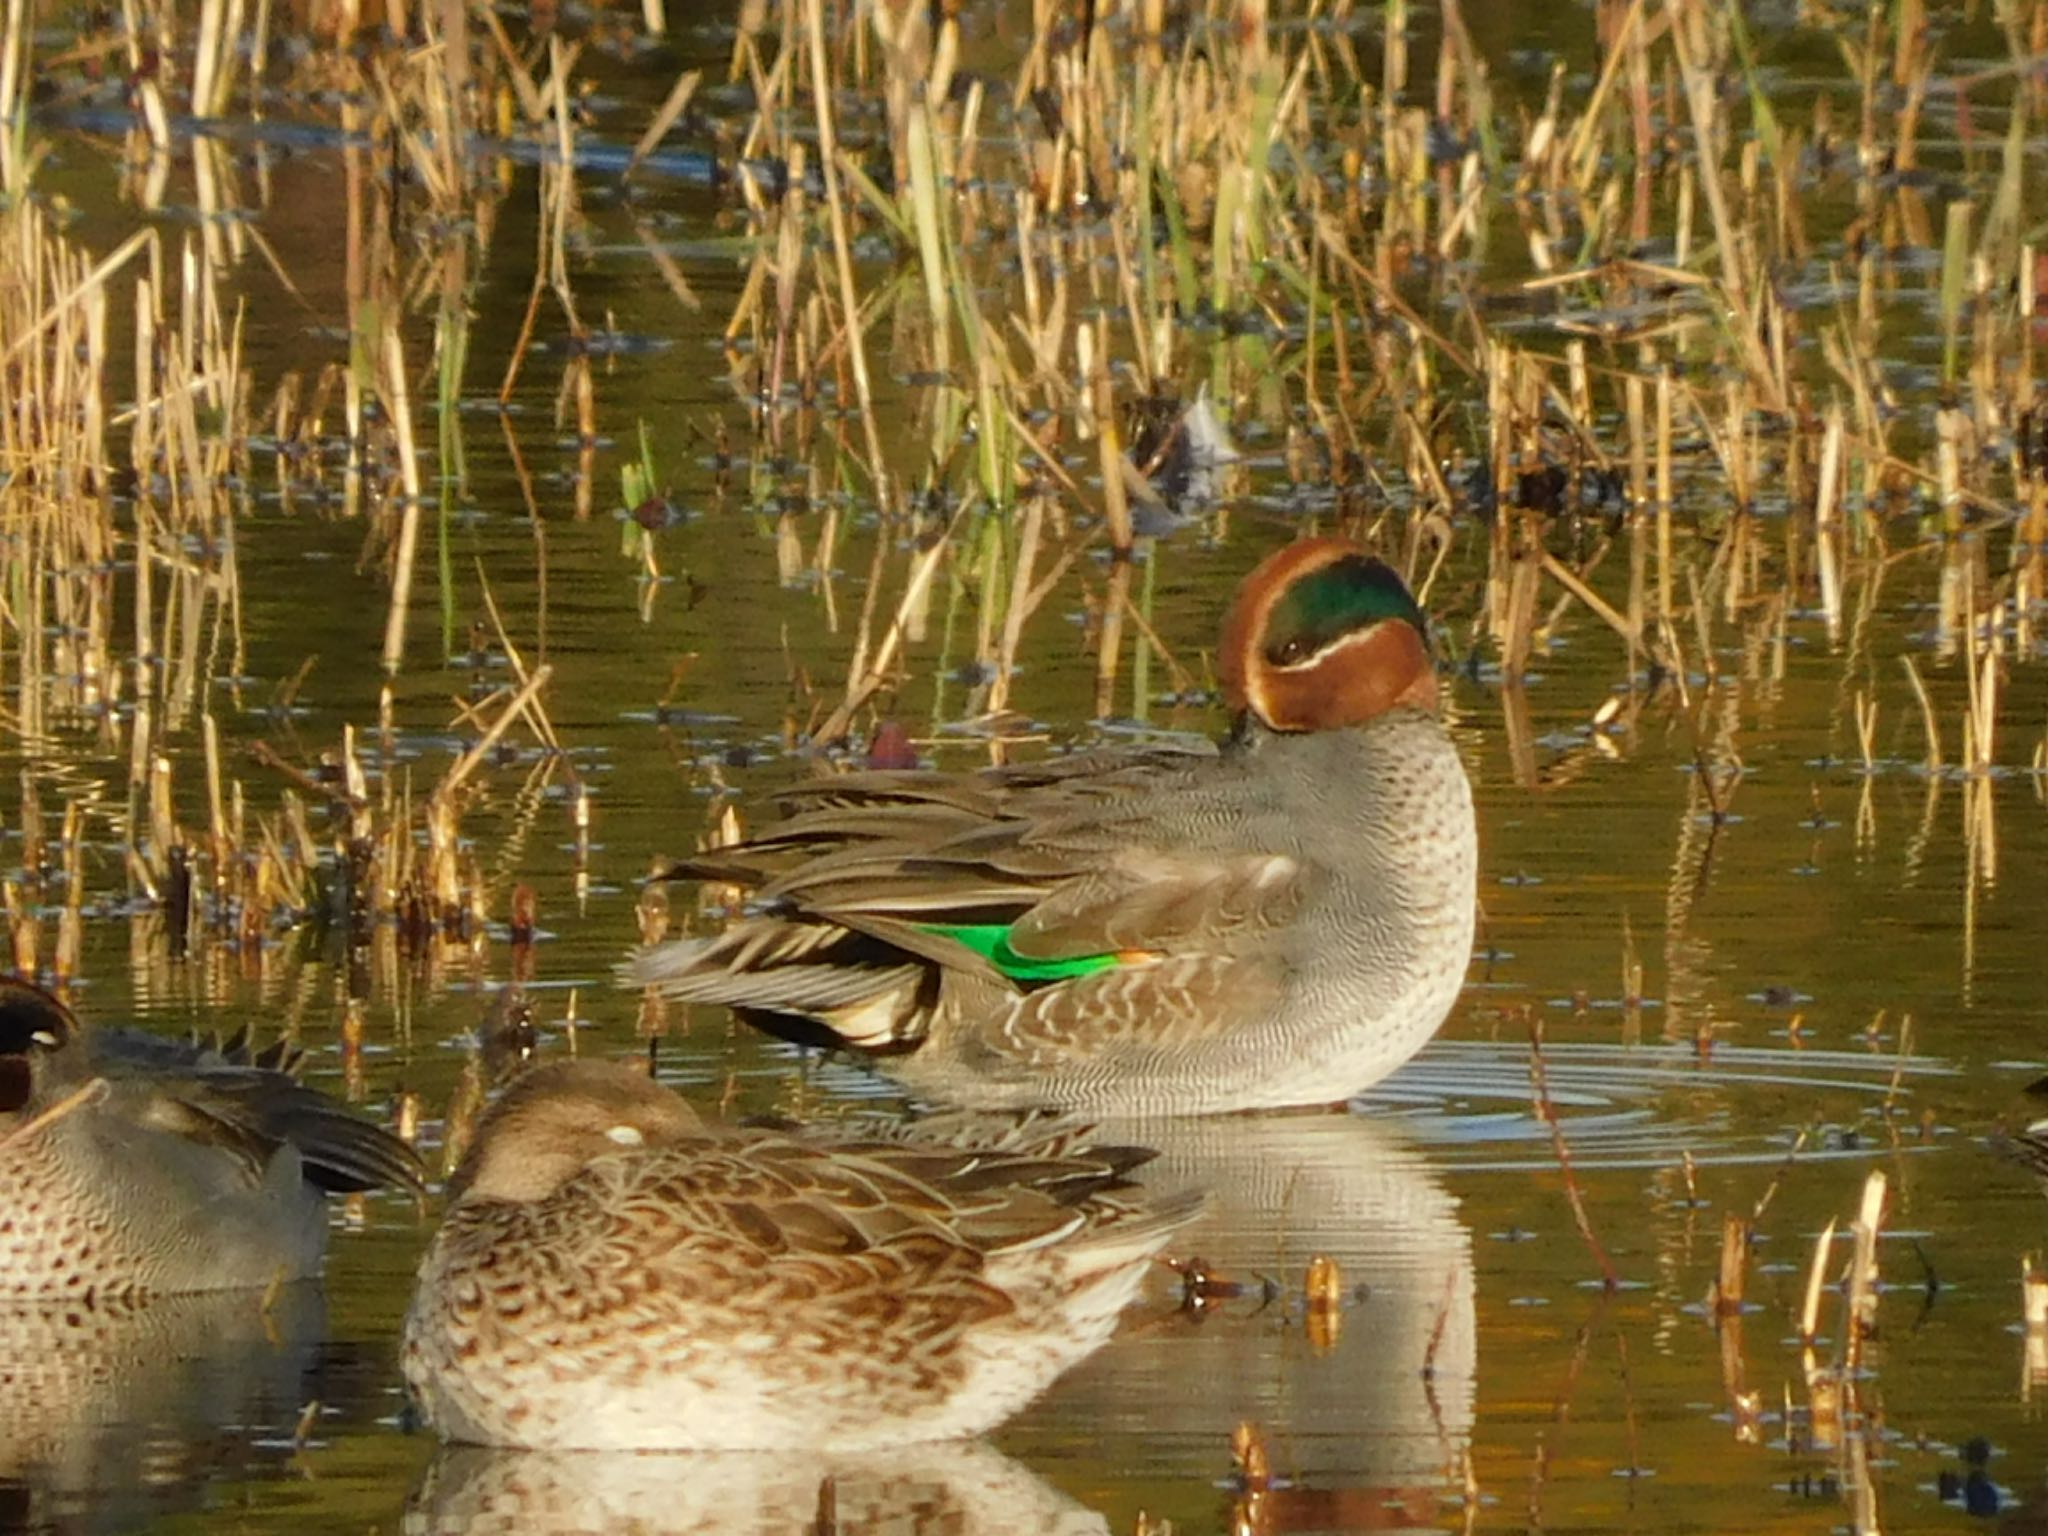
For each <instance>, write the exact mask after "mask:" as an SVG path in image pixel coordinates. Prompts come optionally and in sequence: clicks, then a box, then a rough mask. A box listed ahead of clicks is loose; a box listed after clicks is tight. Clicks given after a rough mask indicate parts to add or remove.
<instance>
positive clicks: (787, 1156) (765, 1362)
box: [400, 1059, 1201, 1454]
mask: <svg viewBox="0 0 2048 1536" xmlns="http://www.w3.org/2000/svg"><path fill="white" fill-rule="evenodd" d="M1145 1155H1146V1154H1144V1153H1143V1152H1142V1151H1140V1150H1138V1149H1135V1148H1101V1147H1094V1146H1091V1145H1090V1144H1089V1143H1088V1140H1087V1134H1086V1132H1085V1130H1084V1129H1082V1128H1080V1127H1078V1126H1076V1125H1074V1124H1071V1123H1068V1122H1064V1121H1058V1120H1047V1119H1046V1118H1044V1117H1023V1118H1018V1119H1012V1120H1009V1121H1004V1122H998V1123H996V1124H993V1125H991V1124H989V1123H987V1122H986V1121H973V1120H963V1121H952V1122H948V1121H945V1120H944V1118H943V1117H939V1118H938V1119H935V1120H934V1121H932V1122H927V1123H925V1124H919V1125H915V1126H913V1127H911V1128H910V1129H908V1130H903V1129H899V1128H895V1127H890V1128H885V1129H877V1130H875V1131H873V1132H872V1133H870V1132H868V1131H866V1130H864V1129H862V1128H859V1127H854V1128H845V1127H839V1128H834V1127H829V1126H828V1127H823V1128H812V1129H811V1130H808V1131H799V1130H796V1129H794V1128H790V1127H786V1126H783V1125H779V1124H770V1125H746V1124H716V1123H707V1122H705V1121H704V1120H702V1119H700V1118H699V1117H698V1116H697V1114H696V1112H695V1111H694V1110H693V1109H692V1108H691V1107H690V1105H689V1104H688V1103H686V1102H685V1101H684V1100H683V1099H682V1098H681V1097H680V1096H679V1095H677V1094H676V1093H674V1092H673V1091H671V1090H670V1089H668V1088H666V1087H664V1086H662V1085H661V1084H660V1083H658V1082H656V1081H654V1080H653V1079H652V1078H650V1077H649V1076H648V1075H647V1074H646V1072H645V1071H644V1070H637V1069H636V1068H635V1067H633V1066H629V1065H627V1064H625V1063H623V1062H616V1061H601V1060H586V1059H578V1060H564V1061H555V1062H549V1063H545V1064H542V1065H540V1066H536V1067H533V1068H531V1069H529V1070H528V1071H527V1072H526V1073H525V1074H523V1075H522V1076H520V1077H518V1078H517V1079H515V1080H514V1081H513V1082H512V1084H511V1085H510V1086H509V1087H508V1088H506V1090H505V1091H504V1093H503V1094H502V1095H501V1096H500V1097H499V1098H498V1099H497V1100H495V1101H494V1102H493V1103H492V1105H491V1106H490V1107H489V1108H488V1109H487V1110H486V1111H485V1112H484V1114H483V1115H482V1117H480V1119H479V1120H478V1123H477V1128H476V1134H475V1137H474V1139H473V1141H472V1142H471V1144H470V1147H469V1149H468V1151H467V1152H466V1153H465V1154H464V1157H463V1160H462V1162H461V1163H460V1164H459V1165H458V1167H457V1168H456V1171H455V1173H454V1175H453V1176H452V1177H451V1179H450V1181H449V1188H448V1201H447V1207H446V1211H445V1214H444V1216H443V1218H442V1221H441V1225H440V1227H439V1229H438V1230H437V1231H436V1232H435V1234H434V1236H433V1237H432V1239H431V1240H430V1241H429V1243H428V1245H427V1249H426V1253H425V1255H424V1257H423V1258H422V1259H421V1262H420V1266H419V1272H418V1276H417V1279H416V1283H415V1286H414V1291H413V1298H412V1303H411V1306H410V1307H409V1309H408V1310H407V1313H406V1317H405V1323H404V1327H403V1330H402V1334H401V1345H400V1359H401V1362H402V1366H403V1370H404V1375H405V1380H406V1384H407V1386H408V1388H409V1390H410V1392H411V1395H412V1398H413V1401H414V1402H415V1404H416V1405H417V1406H418V1408H419V1410H420V1412H421V1414H422V1415H423V1416H424V1418H425V1420H426V1421H427V1422H428V1423H430V1424H431V1425H432V1426H433V1427H434V1428H435V1429H436V1430H437V1431H438V1432H439V1434H440V1435H441V1437H442V1438H443V1439H444V1440H448V1441H452V1442H456V1443H461V1444H475V1445H489V1446H503V1447H518V1448H524V1449H527V1450H536V1451H627V1450H634V1451H639V1450H648V1451H653V1450H661V1451H683V1450H688V1451H753V1450H792V1449H806V1450H810V1451H813V1452H816V1453H820V1454H827V1453H829V1454H839V1453H848V1454H852V1453H859V1452H864V1451H872V1450H878V1449H884V1448H889V1447H894V1446H898V1445H901V1444H906V1443H914V1442H923V1441H937V1440H951V1439H957V1438H962V1437H967V1436H972V1435H976V1434H979V1433H980V1432H982V1431H983V1430H985V1429H987V1428H990V1427H991V1426H993V1425H995V1424H997V1423H999V1422H1000V1421H1001V1420H1003V1419H1004V1418H1007V1417H1008V1416H1009V1415H1010V1414H1011V1413H1013V1412H1015V1411H1016V1410H1017V1409H1019V1408H1021V1407H1022V1406H1023V1405H1024V1404H1026V1403H1027V1402H1029V1401H1030V1400H1031V1399H1033V1398H1034V1397H1036V1396H1037V1395H1038V1394H1039V1393H1040V1392H1041V1391H1042V1390H1043V1389H1044V1388H1045V1387H1046V1386H1047V1385H1048V1384H1049V1383H1050V1382H1051V1381H1052V1380H1053V1379H1054V1378H1055V1377H1057V1376H1058V1375H1059V1374H1060V1373H1061V1372H1063V1371H1064V1370H1066V1369H1067V1368H1068V1367H1069V1366H1071V1365H1073V1364H1075V1363H1076V1362H1078V1361H1079V1360H1081V1359H1082V1358H1084V1357H1085V1356H1087V1355H1088V1354H1090V1353H1092V1352H1093V1351H1094V1350H1095V1349H1096V1348H1097V1347H1098V1346H1100V1345H1101V1344H1102V1343H1103V1342H1104V1341H1105V1340H1106V1339H1108V1338H1109V1336H1110V1334H1111V1333H1112V1332H1113V1330H1114V1329H1115V1327H1116V1325H1117V1319H1118V1315H1119V1313H1120V1312H1121V1311H1122V1310H1123V1308H1124V1306H1125V1304H1126V1303H1127V1302H1128V1301H1130V1300H1131V1299H1132V1297H1133V1296H1134V1294H1135V1293H1136V1292H1137V1290H1138V1288H1139V1287H1140V1285H1141V1284H1142V1282H1143V1280H1144V1278H1145V1276H1146V1274H1147V1272H1148V1270H1149V1269H1150V1267H1151V1261H1152V1259H1153V1257H1154V1256H1155V1255H1156V1254H1158V1253H1159V1251H1160V1250H1161V1249H1162V1247H1164V1246H1165V1244H1166V1243H1167V1242H1168V1241H1169V1239H1170V1238H1171V1237H1172V1236H1173V1234H1174V1233H1175V1232H1177V1231H1178V1230H1180V1228H1181V1227H1182V1226H1184V1225H1186V1224H1187V1223H1188V1222H1189V1221H1191V1220H1193V1219H1194V1217H1195V1216H1196V1215H1197V1214H1198V1212H1199V1210H1200V1205H1201V1197H1200V1195H1199V1194H1197V1193H1184V1194H1176V1195H1172V1196H1168V1197H1162V1198H1158V1199H1151V1198H1145V1199H1139V1198H1133V1197H1132V1196H1131V1195H1130V1194H1129V1193H1128V1192H1127V1190H1128V1186H1127V1184H1126V1181H1125V1179H1124V1174H1125V1173H1126V1171H1128V1169H1129V1168H1131V1167H1132V1166H1135V1165H1136V1163H1138V1162H1140V1161H1142V1160H1143V1158H1144V1156H1145Z"/></svg>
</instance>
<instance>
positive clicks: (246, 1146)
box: [0, 977, 421, 1302]
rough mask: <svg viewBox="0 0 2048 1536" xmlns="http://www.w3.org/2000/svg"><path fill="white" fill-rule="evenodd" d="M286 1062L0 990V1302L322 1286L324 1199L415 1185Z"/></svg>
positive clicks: (377, 1132)
mask: <svg viewBox="0 0 2048 1536" xmlns="http://www.w3.org/2000/svg"><path fill="white" fill-rule="evenodd" d="M295 1065H296V1058H295V1057H293V1056H292V1055H291V1053H289V1052H287V1051H286V1050H284V1049H283V1048H282V1047H272V1048H271V1049H269V1050H267V1051H263V1052H251V1051H249V1050H247V1049H245V1048H243V1047H242V1046H241V1045H239V1044H230V1045H227V1046H224V1047H221V1048H210V1047H206V1046H202V1045H200V1044H198V1043H196V1042H191V1041H181V1040H167V1039H162V1038H159V1037H157V1036H154V1035H148V1034H144V1033H142V1032H140V1031H135V1030H121V1029H88V1028H86V1027H85V1026H84V1024H83V1023H82V1022H81V1021H80V1020H79V1019H78V1018H77V1017H76V1016H74V1015H73V1014H72V1012H71V1010H70V1009H68V1008H66V1007H65V1006H64V1004H62V1003H61V1002H59V1001H58V1000H57V999H56V998H54V997H52V996H51V995H50V994H49V993H47V992H44V991H42V990H41V989H40V988H37V987H34V986H31V985H30V984H28V983H27V982H24V981H20V980H17V979H14V978H11V977H0V1156H4V1158H5V1161H6V1166H7V1177H6V1179H5V1181H4V1183H0V1302H6V1301H10V1300H23V1299H28V1298H48V1297H52V1296H70V1297H78V1298H94V1299H99V1300H110V1299H115V1298H142V1297H147V1296H151V1295H159V1294H172V1293H180V1292H192V1291H219V1290H231V1289H235V1288H237V1287H244V1286H247V1287H256V1286H264V1285H269V1284H271V1283H272V1282H274V1281H279V1280H298V1279H303V1278H306V1277H308V1276H310V1275H313V1274H316V1273H318V1271H319V1268H320V1259H321V1255H322V1253H323V1251H324V1249H325V1247H326V1243H327V1211H326V1200H325V1194H326V1193H327V1192H330V1191H352V1190H364V1189H373V1188H377V1187H380V1186H384V1185H401V1186H405V1187H408V1188H412V1189H415V1190H417V1189H418V1188H420V1186H421V1175H420V1169H419V1162H418V1159H417V1157H416V1156H415V1155H414V1153H413V1151H412V1149H411V1148H410V1147H408V1146H406V1144H405V1143H404V1142H402V1141H400V1140H399V1139H398V1138H397V1137H395V1136H393V1135H391V1134H390V1133H389V1132H387V1131H385V1130H383V1129H381V1128H380V1127H378V1126H375V1125H372V1124H371V1123H370V1122H369V1121H367V1120H364V1119H361V1118H360V1117H358V1116H357V1115H356V1114H355V1113H353V1112H352V1111H351V1110H349V1109H347V1108H346V1107H344V1106H343V1105H341V1104H339V1103H337V1102H335V1101H334V1100H333V1099H330V1098H328V1097H327V1096H326V1095H325V1094H322V1093H318V1092H316V1091H314V1090H313V1089H311V1088H308V1087H305V1086H304V1085H303V1084H301V1083H299V1082H298V1081H297V1080H296V1079H295V1078H294V1077H293V1076H292V1075H291V1072H292V1068H293V1067H294V1066H295Z"/></svg>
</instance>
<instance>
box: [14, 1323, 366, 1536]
mask: <svg viewBox="0 0 2048 1536" xmlns="http://www.w3.org/2000/svg"><path fill="white" fill-rule="evenodd" d="M326 1321H327V1320H326V1309H325V1306H324V1304H323V1302H322V1299H321V1295H320V1292H319V1289H318V1288H317V1287H315V1286H311V1285H289V1286H283V1287H280V1288H279V1289H278V1290H277V1291H276V1292H275V1293H274V1294H272V1295H271V1296H269V1297H267V1298H265V1299H264V1300H262V1301H259V1300H258V1299H257V1298H256V1297H254V1296H252V1295H251V1294H249V1293H248V1292H232V1291H229V1292H208V1293H205V1294H201V1295H190V1296H159V1297H156V1298H154V1299H152V1300H150V1301H147V1302H132V1301H124V1300H119V1299H114V1300H108V1299H98V1300H90V1301H88V1300H83V1299H80V1298H76V1297H73V1298H66V1299H61V1300H60V1299H54V1298H50V1299H40V1300H11V1301H8V1302H6V1303H4V1304H0V1531H31V1530H32V1531H78V1532H87V1531H109V1532H111V1531H131V1530H139V1529H142V1528H144V1527H145V1526H147V1525H149V1524H151V1523H152V1522H154V1521H157V1520H162V1519H165V1518H168V1517H170V1516H172V1515H174V1514H178V1513H180V1512H185V1511H191V1510H197V1509H199V1508H201V1507H203V1506H204V1504H205V1502H206V1500H207V1498H208V1490H209V1489H210V1488H211V1487H212V1486H213V1485H215V1484H217V1483H219V1482H221V1481H223V1480H235V1479H240V1478H245V1477H249V1476H252V1475H256V1474H258V1473H260V1472H261V1470H262V1469H263V1468H264V1467H265V1465H266V1464H269V1465H273V1466H275V1465H281V1464H282V1463H283V1462H284V1461H285V1459H286V1458H287V1457H288V1456H289V1455H290V1454H291V1451H292V1445H293V1427H294V1425H295V1424H296V1423H297V1422H298V1419H299V1416H300V1413H301V1411H302V1409H303V1407H304V1405H305V1404H306V1403H307V1402H309V1401H313V1400H315V1399H317V1400H319V1401H321V1402H322V1403H323V1404H325V1405H327V1406H328V1407H330V1408H332V1407H335V1406H337V1405H339V1406H341V1407H342V1408H343V1409H344V1411H347V1410H348V1409H349V1407H350V1406H351V1405H353V1406H355V1407H357V1408H359V1409H361V1410H362V1411H363V1412H364V1413H365V1414H366V1413H367V1411H368V1404H367V1402H366V1401H365V1399H367V1397H368V1395H369V1394H371V1393H372V1392H380V1390H381V1387H380V1383H379V1382H378V1379H377V1378H378V1371H377V1370H376V1368H375V1367H373V1366H371V1365H370V1364H369V1363H368V1362H365V1363H364V1364H363V1368H362V1369H361V1371H360V1372H357V1373H346V1372H342V1371H340V1370H338V1369H337V1367H338V1366H339V1365H340V1364H341V1363H342V1362H341V1359H340V1357H339V1356H338V1354H337V1352H336V1350H335V1349H334V1348H332V1347H329V1346H324V1344H323V1341H324V1339H325V1336H326ZM316 1370H317V1371H318V1372H319V1375H320V1379H319V1380H315V1379H314V1376H315V1372H316ZM351 1381H354V1382H357V1383H358V1384H359V1387H360V1390H359V1391H352V1389H351V1386H350V1382H351Z"/></svg>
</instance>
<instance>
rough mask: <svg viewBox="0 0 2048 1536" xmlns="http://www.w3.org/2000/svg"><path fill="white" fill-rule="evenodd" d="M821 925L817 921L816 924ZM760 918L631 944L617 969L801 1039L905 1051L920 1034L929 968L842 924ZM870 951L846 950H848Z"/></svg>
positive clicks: (927, 1005) (629, 978)
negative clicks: (768, 935)
mask: <svg viewBox="0 0 2048 1536" xmlns="http://www.w3.org/2000/svg"><path fill="white" fill-rule="evenodd" d="M822 926H823V925H820V927H822ZM775 927H776V929H777V930H778V931H777V932H776V933H775V934H774V941H773V942H767V943H764V942H763V940H764V937H765V935H764V934H763V932H762V930H761V927H760V925H752V924H749V925H743V926H742V927H740V928H736V929H733V930H729V931H728V932H726V933H723V934H717V935H714V936H712V937H709V938H695V939H676V940H672V941H670V942H669V943H666V944H655V945H650V946H648V947H647V948H645V949H641V950H637V951H635V952H634V953H633V954H632V955H631V956H630V957H629V958H628V959H627V960H626V962H625V963H624V964H623V965H622V966H620V967H619V973H618V974H619V979H620V980H621V981H622V982H624V983H625V984H626V985H627V986H635V987H651V988H653V989H654V990H655V991H657V992H660V993H661V994H662V995H663V996H665V997H672V998H675V999H677V1000H678V1001H681V1002H691V1003H711V1004H723V1005H724V1006H726V1007H729V1008H732V1009H734V1010H736V1011H737V1012H739V1013H740V1014H742V1015H743V1016H745V1018H746V1019H747V1021H748V1022H749V1023H751V1024H754V1025H755V1026H757V1027H758V1028H760V1029H763V1030H765V1031H766V1032H767V1033H769V1034H772V1035H777V1036H780V1037H781V1038H783V1039H786V1040H791V1041H794V1042H796V1043H797V1044H799V1045H822V1046H834V1047H844V1048H846V1049H849V1050H856V1051H864V1052H870V1053H877V1052H881V1053H886V1052H892V1051H904V1050H909V1049H912V1048H914V1047H915V1046H916V1045H917V1044H918V1043H919V1042H920V1041H921V1040H922V1039H923V1038H924V1026H925V1023H926V1021H927V1019H928V1018H929V1015H930V1012H931V1002H932V995H933V992H934V986H933V982H932V977H931V970H930V967H928V966H927V965H925V964H924V963H922V962H921V961H920V960H918V959H916V958H914V957H910V956H906V955H904V954H903V953H902V952H901V951H890V950H888V949H886V948H884V947H883V946H879V945H863V944H859V943H858V936H852V939H851V940H850V939H849V936H848V934H847V932H846V930H845V929H844V928H840V927H836V926H834V927H832V928H831V929H830V931H829V932H826V933H819V932H816V931H813V929H812V928H811V925H798V924H795V923H786V924H777V925H775ZM855 949H859V950H871V951H872V953H850V952H849V951H851V950H855Z"/></svg>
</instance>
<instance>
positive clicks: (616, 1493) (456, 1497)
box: [404, 1440, 1109, 1536]
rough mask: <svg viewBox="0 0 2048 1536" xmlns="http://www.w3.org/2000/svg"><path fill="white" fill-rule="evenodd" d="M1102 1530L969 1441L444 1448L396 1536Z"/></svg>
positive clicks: (1090, 1513) (1080, 1510)
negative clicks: (840, 1448)
mask: <svg viewBox="0 0 2048 1536" xmlns="http://www.w3.org/2000/svg"><path fill="white" fill-rule="evenodd" d="M624 1530H631V1531H636V1532H640V1533H643V1536H698V1533H702V1536H714V1533H715V1536H771V1533H772V1536H792V1533H798V1532H803V1533H809V1532H828V1531H829V1532H837V1533H840V1536H856V1533H858V1536H1108V1533H1109V1525H1108V1523H1107V1522H1106V1521H1105V1520H1104V1519H1103V1517H1102V1516H1101V1515H1099V1514H1097V1513H1096V1512H1095V1511H1094V1510H1092V1509H1089V1508H1087V1507H1085V1506H1084V1505H1081V1504H1078V1503H1076V1502H1075V1501H1074V1500H1073V1499H1071V1498H1069V1497H1068V1496H1067V1495H1066V1494H1064V1493H1062V1492H1060V1491H1059V1490H1058V1489H1057V1488H1055V1487H1053V1486H1052V1485H1051V1484H1050V1483H1048V1482H1046V1481H1045V1480H1044V1479H1043V1478H1041V1477H1039V1476H1038V1475H1037V1474H1035V1473H1033V1472H1032V1471H1031V1470H1030V1469H1028V1468H1027V1467H1025V1466H1024V1465H1022V1464H1021V1463H1019V1462H1016V1461H1013V1460H1011V1459H1010V1458H1009V1457H1007V1456H1005V1455H1003V1454H1002V1453H1001V1452H999V1451H996V1450H994V1449H992V1448H991V1447H990V1446H988V1445H986V1444H984V1443H982V1442H980V1441H972V1440H969V1441H958V1442H953V1443H949V1444H937V1445H920V1446H906V1447H902V1448H898V1449H892V1450H888V1451H872V1452H868V1453H865V1454H863V1455H858V1456H832V1455H820V1454H819V1453H817V1452H814V1451H688V1452H674V1453H669V1454H649V1453H644V1452H630V1451H563V1452H544V1451H518V1450H501V1449H491V1448H486V1447H482V1446H446V1447H443V1448H442V1450H441V1452H440V1454H439V1455H438V1456H436V1457H435V1459H434V1462H433V1464H432V1465H431V1466H430V1467H428V1469H427V1474H426V1476H425V1478H424V1479H423V1480H422V1481H421V1483H420V1486H419V1488H418V1489H417V1490H416V1491H415V1492H414V1494H413V1497H412V1500H411V1503H410V1504H409V1505H408V1507H407V1511H406V1517H405V1524H404V1531H405V1533H406V1536H494V1533H504V1536H513V1533H517V1536H555V1533H561V1536H568V1533H572V1532H573V1533H583V1532H589V1531H624Z"/></svg>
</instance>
